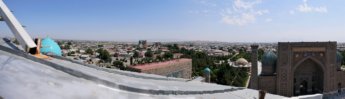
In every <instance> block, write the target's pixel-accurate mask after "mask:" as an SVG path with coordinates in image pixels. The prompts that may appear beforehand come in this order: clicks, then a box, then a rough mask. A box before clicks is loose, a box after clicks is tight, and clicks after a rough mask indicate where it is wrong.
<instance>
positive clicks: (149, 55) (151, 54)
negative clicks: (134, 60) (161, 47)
mask: <svg viewBox="0 0 345 99" xmlns="http://www.w3.org/2000/svg"><path fill="white" fill-rule="evenodd" d="M145 57H153V52H152V51H151V50H147V52H146V53H145Z"/></svg>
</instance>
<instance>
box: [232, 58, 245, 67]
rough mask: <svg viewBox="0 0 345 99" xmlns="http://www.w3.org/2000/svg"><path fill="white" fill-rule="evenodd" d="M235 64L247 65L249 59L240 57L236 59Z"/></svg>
mask: <svg viewBox="0 0 345 99" xmlns="http://www.w3.org/2000/svg"><path fill="white" fill-rule="evenodd" d="M235 64H236V65H243V66H245V65H247V64H248V61H247V60H246V59H244V58H239V59H237V60H236V62H235Z"/></svg>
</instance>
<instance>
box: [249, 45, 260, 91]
mask: <svg viewBox="0 0 345 99" xmlns="http://www.w3.org/2000/svg"><path fill="white" fill-rule="evenodd" d="M258 47H259V46H258V45H251V48H252V55H251V63H252V66H251V70H250V71H251V73H250V74H251V75H250V76H251V77H250V86H249V88H251V89H258Z"/></svg>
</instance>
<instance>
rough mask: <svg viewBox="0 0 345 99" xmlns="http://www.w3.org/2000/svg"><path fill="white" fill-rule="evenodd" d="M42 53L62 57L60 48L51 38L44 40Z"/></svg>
mask: <svg viewBox="0 0 345 99" xmlns="http://www.w3.org/2000/svg"><path fill="white" fill-rule="evenodd" d="M40 52H41V53H42V54H46V55H47V54H48V55H56V56H61V55H62V53H61V48H60V46H59V45H58V44H57V43H56V42H55V41H54V40H53V39H51V38H49V37H47V38H44V39H42V41H41V50H40Z"/></svg>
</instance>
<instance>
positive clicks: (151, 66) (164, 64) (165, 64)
mask: <svg viewBox="0 0 345 99" xmlns="http://www.w3.org/2000/svg"><path fill="white" fill-rule="evenodd" d="M185 62H192V59H187V58H181V59H173V60H168V61H164V62H154V63H146V64H140V65H133V66H130V67H131V68H135V69H139V70H151V69H156V68H164V67H168V66H171V65H170V64H175V63H185Z"/></svg>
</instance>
